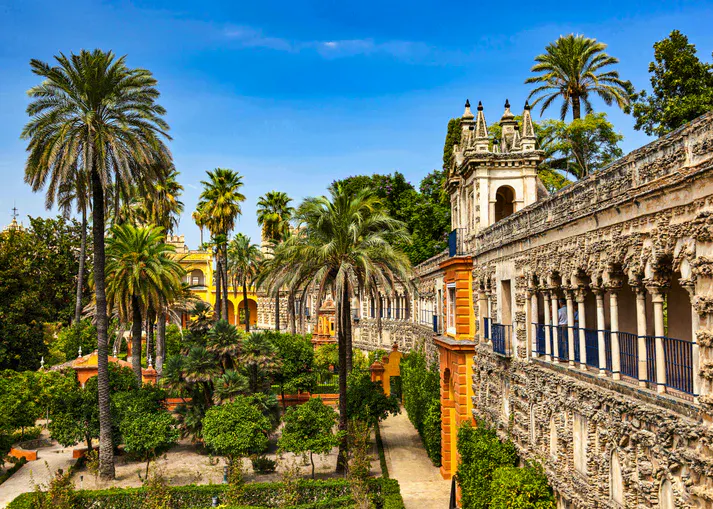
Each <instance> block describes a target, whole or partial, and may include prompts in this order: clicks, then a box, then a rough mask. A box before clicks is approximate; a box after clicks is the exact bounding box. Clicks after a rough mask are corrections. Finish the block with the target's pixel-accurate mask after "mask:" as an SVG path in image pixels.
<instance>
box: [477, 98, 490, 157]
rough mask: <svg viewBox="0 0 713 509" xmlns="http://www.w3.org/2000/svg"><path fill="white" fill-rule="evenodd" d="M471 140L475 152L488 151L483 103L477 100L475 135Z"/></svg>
mask: <svg viewBox="0 0 713 509" xmlns="http://www.w3.org/2000/svg"><path fill="white" fill-rule="evenodd" d="M473 140H474V143H475V150H476V151H477V152H487V151H488V142H489V140H488V125H487V124H486V122H485V114H484V113H483V103H482V102H480V101H478V116H477V117H476V118H475V136H474V139H473Z"/></svg>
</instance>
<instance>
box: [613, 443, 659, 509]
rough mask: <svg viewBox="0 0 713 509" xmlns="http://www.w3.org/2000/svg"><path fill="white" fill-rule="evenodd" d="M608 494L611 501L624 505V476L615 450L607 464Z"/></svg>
mask: <svg viewBox="0 0 713 509" xmlns="http://www.w3.org/2000/svg"><path fill="white" fill-rule="evenodd" d="M609 496H610V497H611V500H612V502H614V503H615V504H618V505H620V506H622V507H623V506H624V478H623V477H622V475H621V463H619V455H618V454H617V452H616V451H614V452H612V455H611V464H610V465H609ZM662 507H665V506H662Z"/></svg>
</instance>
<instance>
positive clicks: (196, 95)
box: [0, 0, 713, 247]
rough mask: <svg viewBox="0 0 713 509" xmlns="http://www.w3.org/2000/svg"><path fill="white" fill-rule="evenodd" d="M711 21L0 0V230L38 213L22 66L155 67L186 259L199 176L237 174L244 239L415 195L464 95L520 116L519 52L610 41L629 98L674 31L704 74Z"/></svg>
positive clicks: (620, 119) (614, 115) (511, 6)
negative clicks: (370, 188)
mask: <svg viewBox="0 0 713 509" xmlns="http://www.w3.org/2000/svg"><path fill="white" fill-rule="evenodd" d="M712 25H713V3H712V2H703V1H696V2H692V1H691V2H685V1H666V2H655V1H652V0H648V1H638V0H636V1H627V0H619V1H609V0H599V1H597V2H586V1H582V2H562V1H557V2H550V1H544V0H540V1H537V2H536V1H529V2H517V1H511V2H427V1H419V0H412V1H409V2H388V1H381V2H371V1H362V2H336V1H331V2H327V1H324V2H295V1H291V2H270V1H262V2H255V1H250V2H248V1H244V0H243V1H237V2H236V1H233V2H221V3H215V2H206V1H204V2H195V1H180V0H172V1H167V0H166V1H164V0H154V1H134V2H123V1H116V2H114V1H105V2H88V1H71V0H67V1H63V2H57V1H31V0H24V1H19V0H18V1H14V2H8V1H7V0H0V177H2V178H1V180H0V225H2V224H5V223H6V222H8V221H9V219H10V209H11V208H12V207H13V205H14V204H15V203H16V204H17V207H18V209H19V210H20V213H21V215H22V216H23V218H24V217H25V216H27V215H47V214H49V212H47V211H45V209H44V199H43V197H42V196H41V195H37V194H33V193H32V192H31V191H30V190H29V189H28V188H27V186H26V185H25V184H24V183H23V167H24V158H25V152H24V151H25V142H24V141H22V140H20V139H19V134H20V131H21V129H22V126H23V125H24V123H25V122H26V121H27V116H26V114H25V107H26V105H27V97H26V95H25V92H26V90H27V89H28V88H29V87H31V86H32V85H34V84H36V83H37V79H36V77H35V76H33V75H32V74H31V73H30V70H29V65H28V62H29V60H30V59H31V58H38V59H41V60H45V61H50V60H51V59H52V57H53V55H55V54H57V53H58V52H60V51H61V52H65V53H69V52H72V51H74V52H76V51H79V50H80V49H82V48H87V49H92V48H95V47H99V48H102V49H105V50H108V49H112V50H114V51H115V52H116V53H118V54H122V55H123V54H126V55H128V63H129V65H130V66H135V67H144V68H148V69H150V70H151V71H153V73H154V74H155V76H156V77H157V79H158V80H159V88H160V91H161V92H162V97H161V103H162V104H163V105H164V106H165V107H166V108H167V110H168V115H167V120H168V122H169V123H170V125H171V135H172V137H173V141H172V142H171V143H170V148H171V150H172V152H173V155H174V159H175V163H176V167H177V168H178V169H179V171H180V172H181V179H180V180H181V183H182V184H183V185H184V186H185V194H184V197H183V201H184V202H185V205H186V214H185V215H184V217H183V218H182V220H181V225H180V228H179V230H180V232H181V233H184V234H185V235H186V239H187V241H188V242H189V244H190V245H191V246H192V247H195V246H196V245H197V243H198V239H199V234H198V229H197V227H196V226H195V225H194V224H193V223H192V221H191V220H190V212H191V211H192V210H193V209H194V208H195V205H196V202H197V199H198V195H199V193H200V180H201V179H203V178H204V175H205V171H206V170H208V169H212V168H214V167H216V166H221V167H228V168H233V169H236V170H239V171H240V172H241V173H242V174H243V175H244V181H245V187H244V191H245V195H246V196H247V200H246V202H245V203H244V205H243V216H242V218H241V220H240V223H239V227H238V229H239V230H240V231H243V232H244V233H246V234H248V235H250V236H252V237H253V240H254V241H258V239H259V230H258V227H257V225H256V223H255V203H256V201H257V198H258V197H259V196H260V195H262V194H264V193H265V192H266V191H269V190H271V189H276V190H282V191H286V192H288V193H289V194H290V195H291V196H293V197H294V198H295V199H296V200H299V199H301V198H303V197H305V196H310V195H316V194H322V193H323V192H324V190H325V188H326V187H327V186H328V185H329V183H330V182H331V181H332V180H334V179H337V178H342V177H346V176H348V175H354V174H358V173H359V174H360V173H366V174H371V173H374V172H380V173H389V172H393V171H395V170H398V171H401V172H403V173H404V174H405V175H406V176H407V177H408V178H409V179H410V180H411V181H412V182H413V183H414V184H417V183H418V181H420V179H421V178H422V177H423V176H424V175H425V174H427V173H428V172H429V171H431V170H432V169H434V168H437V167H439V166H440V165H441V156H442V148H443V139H444V135H445V126H446V123H447V121H448V119H449V118H451V117H454V116H458V115H460V114H462V111H463V103H464V101H465V99H466V98H470V100H471V101H475V102H477V101H478V100H481V101H483V104H484V106H485V114H486V119H487V121H488V122H489V123H492V122H495V121H497V120H498V119H499V118H500V115H501V114H502V111H503V103H504V102H505V99H506V98H508V99H509V100H510V102H511V103H512V104H513V110H515V111H516V112H519V110H520V109H521V108H522V104H524V101H525V98H526V97H527V95H528V93H529V89H528V87H527V86H525V85H524V84H523V81H524V80H525V78H527V77H528V75H529V69H530V67H531V65H532V61H533V57H534V56H535V55H536V54H538V53H540V52H541V51H542V50H543V48H544V46H545V45H546V44H547V43H548V42H550V41H552V40H554V39H556V38H557V37H558V36H559V35H561V34H567V33H571V32H575V33H582V34H585V35H587V36H589V37H595V38H597V39H599V40H601V41H603V42H605V43H607V44H608V45H609V49H608V51H609V53H610V54H612V55H614V56H616V57H618V58H619V59H620V60H621V63H620V65H619V71H620V73H621V75H622V77H623V78H625V79H630V80H631V81H632V82H633V83H634V85H635V86H636V87H637V88H642V87H648V85H649V82H648V78H649V75H648V70H647V67H648V63H649V62H650V61H651V60H652V59H653V49H652V45H653V43H654V42H655V41H657V40H660V39H662V38H664V37H666V36H667V35H668V34H669V32H670V31H671V30H673V29H679V30H681V31H682V32H684V33H685V34H686V35H688V36H689V39H690V40H691V42H693V43H694V44H696V46H697V48H698V50H699V56H700V57H701V58H702V59H705V60H708V61H710V59H711V50H713V31H712V30H710V27H711V26H712ZM595 107H596V108H597V109H601V110H603V111H606V113H607V114H608V115H609V118H610V120H611V121H612V122H613V123H614V125H615V126H616V128H617V130H618V131H620V132H621V133H622V134H623V135H624V137H625V138H624V142H623V143H622V147H623V148H624V150H625V152H628V151H630V150H632V149H634V148H636V147H638V146H641V145H643V144H645V143H647V142H648V141H649V140H648V138H647V137H646V136H645V135H644V134H643V133H641V132H637V131H634V130H633V124H634V122H633V119H632V118H631V117H629V116H626V115H624V114H623V113H621V112H619V111H616V110H615V109H614V108H608V107H606V106H604V105H602V104H600V103H596V102H595ZM557 111H558V109H553V110H551V111H550V112H549V113H546V116H556V115H557Z"/></svg>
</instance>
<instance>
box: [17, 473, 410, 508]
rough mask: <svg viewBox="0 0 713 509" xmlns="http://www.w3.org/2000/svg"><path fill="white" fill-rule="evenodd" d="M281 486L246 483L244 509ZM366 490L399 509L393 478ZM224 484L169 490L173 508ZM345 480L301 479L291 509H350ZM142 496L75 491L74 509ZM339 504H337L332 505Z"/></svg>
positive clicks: (276, 496) (200, 502) (267, 504)
mask: <svg viewBox="0 0 713 509" xmlns="http://www.w3.org/2000/svg"><path fill="white" fill-rule="evenodd" d="M283 486H284V485H283V483H279V482H277V483H249V484H246V485H245V489H244V492H243V501H242V502H243V504H245V507H246V508H248V507H249V508H251V509H263V508H272V507H279V505H280V502H281V492H282V488H283ZM367 487H368V490H369V493H370V495H371V497H372V500H373V502H374V505H375V506H376V508H377V509H379V508H381V509H403V507H404V505H403V499H402V498H401V492H400V490H399V483H398V481H396V480H394V479H382V478H379V479H369V480H368V481H367ZM225 489H226V485H224V484H207V485H199V486H196V485H189V486H176V487H172V488H171V493H172V495H173V500H174V503H175V508H176V509H185V508H204V507H210V506H211V502H212V499H213V497H214V496H217V497H218V499H219V500H220V498H221V496H222V494H223V492H224V491H225ZM350 492H351V489H350V483H349V481H346V480H343V479H335V480H328V481H315V480H310V479H304V480H301V481H299V482H298V483H297V493H298V497H297V498H298V500H297V506H295V509H297V508H299V509H329V508H331V507H350V505H353V500H352V499H351V494H350ZM35 496H36V494H35V493H25V494H22V495H20V496H19V497H17V498H16V499H15V500H13V501H12V502H11V503H10V505H8V509H32V508H33V501H34V497H35ZM145 496H146V491H145V490H144V488H111V489H107V490H96V491H88V490H84V491H77V492H76V501H75V507H76V508H77V509H133V508H135V507H141V505H142V502H143V500H144V498H145ZM336 504H340V505H336Z"/></svg>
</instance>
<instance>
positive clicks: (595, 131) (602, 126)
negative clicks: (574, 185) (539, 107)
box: [540, 113, 624, 179]
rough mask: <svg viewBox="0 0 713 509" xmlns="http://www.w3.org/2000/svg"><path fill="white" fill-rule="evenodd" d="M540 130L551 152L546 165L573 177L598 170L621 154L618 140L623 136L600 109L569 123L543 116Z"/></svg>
mask: <svg viewBox="0 0 713 509" xmlns="http://www.w3.org/2000/svg"><path fill="white" fill-rule="evenodd" d="M540 130H541V133H542V139H543V142H542V146H543V147H545V150H546V151H547V152H549V153H550V154H551V158H550V160H549V163H548V165H549V167H550V168H551V169H556V170H560V171H563V172H566V173H568V174H570V175H571V176H572V177H574V178H576V179H580V178H583V177H586V176H587V175H589V174H590V173H593V172H595V171H598V170H601V169H602V168H604V167H605V166H607V165H608V164H610V163H611V162H613V161H615V160H617V159H618V158H620V157H621V156H622V155H623V152H622V150H621V148H619V142H620V141H621V140H622V139H623V138H624V137H623V136H622V135H621V134H619V133H617V132H616V131H615V130H614V126H613V125H612V124H611V123H610V122H609V121H608V120H607V119H606V115H605V114H604V113H590V114H588V115H586V116H585V117H584V118H580V119H576V120H573V121H572V122H570V123H569V124H568V123H566V122H564V121H562V120H545V121H544V122H542V125H541V127H540Z"/></svg>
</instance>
